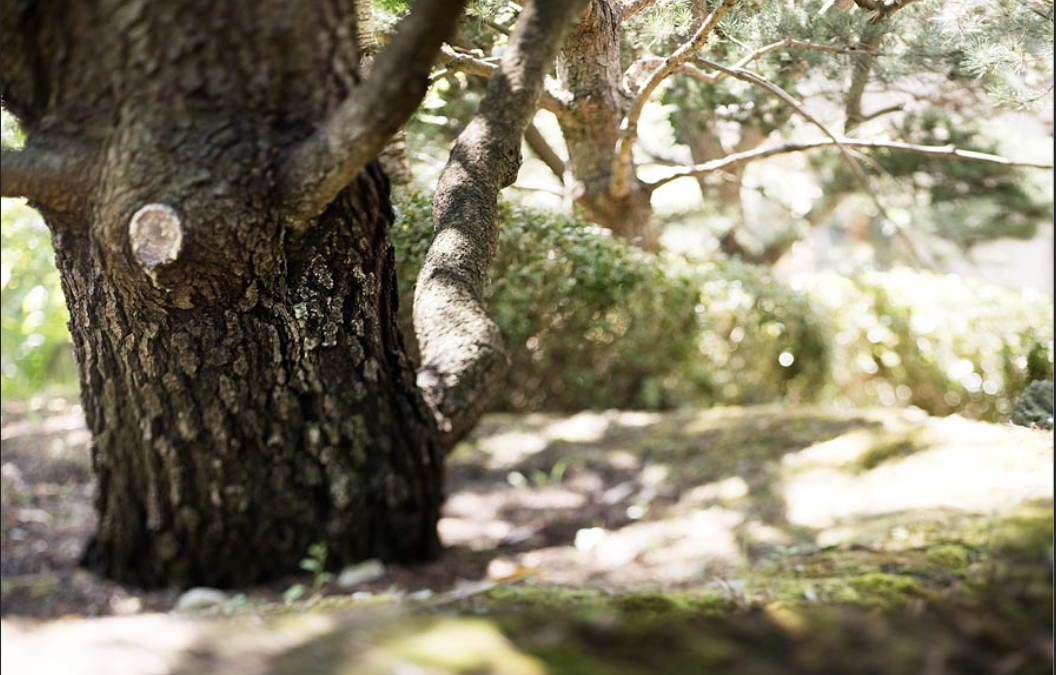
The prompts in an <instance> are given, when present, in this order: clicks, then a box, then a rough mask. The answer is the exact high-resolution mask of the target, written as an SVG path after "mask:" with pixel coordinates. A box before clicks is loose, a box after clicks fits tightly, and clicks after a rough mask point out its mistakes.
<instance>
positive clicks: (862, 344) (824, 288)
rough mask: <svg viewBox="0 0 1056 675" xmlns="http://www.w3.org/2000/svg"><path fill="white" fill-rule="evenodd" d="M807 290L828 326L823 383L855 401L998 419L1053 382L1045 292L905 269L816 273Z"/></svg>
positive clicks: (1048, 303) (1048, 300)
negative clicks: (1039, 385) (828, 380)
mask: <svg viewBox="0 0 1056 675" xmlns="http://www.w3.org/2000/svg"><path fill="white" fill-rule="evenodd" d="M807 291H808V293H809V294H810V296H811V297H812V298H813V300H814V302H815V303H816V305H817V307H818V308H819V311H822V312H824V313H826V314H827V315H828V316H830V317H831V318H832V320H833V322H834V327H833V335H832V348H833V370H832V380H833V383H834V384H835V385H836V387H837V388H838V389H839V392H840V394H841V395H842V396H843V397H845V398H846V399H847V400H849V401H851V402H852V403H854V404H857V405H875V404H880V405H915V406H918V407H920V408H922V409H924V410H926V411H927V412H929V413H931V414H933V415H940V416H941V415H948V414H951V413H959V414H961V415H965V416H967V417H973V418H977V419H984V420H991V421H1000V420H1004V419H1007V417H1008V415H1009V413H1010V412H1011V410H1012V405H1013V403H1014V401H1015V399H1016V396H1017V395H1018V394H1019V392H1020V391H1022V390H1023V388H1024V387H1025V386H1026V384H1027V383H1028V382H1031V381H1033V380H1046V379H1052V362H1053V354H1052V344H1053V343H1052V340H1053V317H1052V297H1051V296H1049V295H1047V294H1043V293H1037V292H1032V291H1023V292H1016V291H1011V290H1008V289H1004V288H999V287H995V286H987V285H983V284H975V283H970V282H968V281H966V280H964V279H962V278H960V277H956V276H940V275H935V274H928V273H920V272H911V271H907V270H903V271H894V272H883V273H881V272H872V273H868V274H863V275H861V276H859V277H857V278H854V279H850V278H846V277H841V276H839V275H836V274H821V275H817V276H815V277H814V278H813V279H811V280H810V281H809V282H808V283H807Z"/></svg>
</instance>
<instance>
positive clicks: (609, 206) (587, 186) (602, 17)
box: [557, 0, 660, 250]
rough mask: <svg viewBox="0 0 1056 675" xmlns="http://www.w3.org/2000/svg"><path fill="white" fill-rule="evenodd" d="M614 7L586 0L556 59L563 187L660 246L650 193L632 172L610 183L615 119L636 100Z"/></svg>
mask: <svg viewBox="0 0 1056 675" xmlns="http://www.w3.org/2000/svg"><path fill="white" fill-rule="evenodd" d="M620 21H621V14H620V9H619V7H618V6H617V5H616V4H615V3H613V2H611V1H610V0H591V2H590V4H589V5H588V6H587V11H586V12H584V14H583V18H582V19H581V20H580V22H579V24H578V25H577V26H576V28H575V29H574V30H573V31H572V34H571V35H569V36H568V39H567V40H566V42H565V45H564V47H563V48H562V49H561V53H560V55H559V56H558V60H557V73H558V79H559V80H560V83H561V86H562V88H563V89H564V90H565V91H564V92H562V98H563V99H564V100H565V105H564V106H563V107H562V109H561V110H560V111H559V113H558V115H557V121H558V123H559V125H560V127H561V134H562V136H563V137H564V140H565V145H566V146H567V148H568V170H569V173H570V174H571V176H572V179H573V182H572V184H571V185H568V186H566V189H570V190H572V198H573V201H574V202H575V204H576V205H577V206H579V207H580V208H581V209H583V212H584V215H585V216H586V217H587V218H588V219H590V220H591V221H592V222H594V223H597V224H598V225H601V226H602V227H607V228H609V229H610V230H612V232H613V233H614V234H616V235H617V236H620V237H623V238H624V239H627V240H629V241H634V242H636V243H638V244H639V245H640V246H642V248H645V249H647V250H656V249H657V248H659V245H660V239H659V233H658V232H657V230H656V228H655V227H654V226H653V224H652V215H653V206H652V203H651V200H652V192H651V191H650V190H648V189H646V188H645V187H644V186H643V185H642V184H641V182H640V181H639V180H638V178H637V176H635V175H633V169H632V175H631V177H630V180H629V185H628V189H627V190H626V192H625V193H624V194H616V193H614V191H613V190H612V166H613V161H614V159H615V153H616V146H617V143H618V141H619V138H620V124H621V122H623V120H624V117H625V116H626V115H627V113H628V112H629V111H630V109H631V105H632V102H633V99H632V97H631V94H630V93H629V92H628V91H627V90H626V89H625V88H624V86H623V67H622V65H621V63H620V37H619V31H620Z"/></svg>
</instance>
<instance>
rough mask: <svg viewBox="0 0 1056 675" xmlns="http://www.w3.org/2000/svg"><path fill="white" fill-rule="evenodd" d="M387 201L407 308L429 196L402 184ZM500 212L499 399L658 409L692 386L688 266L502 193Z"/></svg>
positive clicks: (427, 227) (510, 403) (494, 294)
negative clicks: (505, 366) (505, 357)
mask: <svg viewBox="0 0 1056 675" xmlns="http://www.w3.org/2000/svg"><path fill="white" fill-rule="evenodd" d="M396 211H397V221H396V225H395V228H394V230H395V231H394V238H395V240H396V247H397V257H398V258H399V263H400V264H399V269H400V290H401V295H402V303H401V311H402V312H404V315H405V317H406V315H407V314H409V310H410V302H411V296H412V288H413V286H414V281H415V277H416V276H417V273H418V269H419V268H420V266H421V262H422V259H423V258H424V255H425V250H426V248H427V246H428V243H429V241H430V239H431V237H432V218H431V206H430V202H429V198H428V197H426V196H423V195H420V194H415V193H411V192H407V193H399V195H398V198H397V204H396ZM500 217H501V219H502V225H501V227H500V233H501V235H500V236H501V242H500V244H499V254H498V257H497V258H496V261H495V264H494V265H493V266H492V279H491V283H490V284H489V287H488V290H487V302H488V305H489V311H490V313H491V315H492V317H493V318H494V319H495V321H496V323H498V325H499V327H500V328H501V329H502V332H503V336H504V338H505V340H506V347H507V349H508V350H509V352H510V361H511V366H510V371H509V373H508V376H507V386H506V387H505V388H504V389H503V390H502V391H501V392H500V393H499V395H498V396H499V399H498V400H497V401H496V403H495V407H496V408H498V409H506V410H521V411H524V410H546V409H549V410H567V409H577V408H611V407H622V408H641V407H645V408H656V407H664V406H670V405H674V404H676V403H678V402H679V401H680V400H682V399H683V398H684V397H685V396H686V395H688V394H689V393H690V392H688V391H684V388H685V387H686V385H687V380H688V378H687V377H686V376H687V373H686V372H685V368H686V366H687V365H688V364H693V363H695V362H696V361H697V358H696V355H697V353H698V352H697V336H698V331H699V328H698V319H697V313H696V311H695V309H696V307H697V306H698V298H699V290H698V287H697V284H696V282H695V280H694V279H693V278H692V276H690V275H689V274H688V273H685V272H683V271H681V270H679V269H678V268H673V267H672V265H671V262H670V261H667V260H665V259H663V258H658V257H654V256H650V255H647V254H643V253H641V252H640V251H638V250H637V249H635V248H633V247H631V246H628V245H627V244H626V243H625V242H622V241H620V240H617V239H614V238H613V237H611V236H609V235H608V234H606V233H604V232H603V231H601V230H599V229H597V228H591V227H588V226H587V225H586V224H584V223H582V222H580V221H577V220H575V219H569V218H567V217H564V216H561V215H558V214H554V213H551V212H547V211H544V210H537V209H529V208H524V207H521V206H517V205H515V204H511V203H509V202H504V203H503V204H502V207H501V214H500ZM405 325H409V321H408V320H407V319H406V318H405ZM405 335H411V333H410V332H409V331H406V330H405Z"/></svg>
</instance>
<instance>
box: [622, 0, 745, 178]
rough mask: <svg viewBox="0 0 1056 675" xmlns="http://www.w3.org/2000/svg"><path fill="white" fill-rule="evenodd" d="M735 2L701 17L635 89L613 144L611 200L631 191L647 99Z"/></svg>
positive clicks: (731, 0) (725, 2) (728, 1)
mask: <svg viewBox="0 0 1056 675" xmlns="http://www.w3.org/2000/svg"><path fill="white" fill-rule="evenodd" d="M737 2H738V0H723V2H722V4H721V5H719V6H718V7H716V8H715V9H714V10H712V12H711V13H710V14H709V15H708V16H706V17H705V18H704V20H703V21H702V22H701V24H700V27H699V28H697V30H696V32H695V33H693V36H692V37H690V39H689V40H688V41H687V42H686V43H685V44H683V45H682V46H681V47H679V48H678V49H676V50H675V51H674V53H673V54H671V56H669V57H667V58H666V59H664V60H663V62H662V63H661V64H660V65H659V67H657V68H656V70H654V71H653V72H652V74H651V75H650V76H649V79H648V80H646V81H645V84H644V85H642V87H641V88H640V89H639V90H638V92H637V93H636V94H635V97H634V103H633V104H632V105H631V109H630V111H629V112H628V113H627V115H626V116H625V117H624V118H623V122H622V124H621V126H620V140H619V141H618V142H617V144H616V151H615V156H614V158H613V164H612V180H611V185H610V188H611V192H612V194H613V196H614V197H617V198H619V197H623V196H625V195H626V194H627V192H628V191H629V189H630V182H631V175H632V173H633V169H634V167H633V156H632V153H633V150H634V144H635V142H636V141H637V140H638V122H639V120H640V119H641V117H642V111H643V110H644V109H645V104H646V103H647V102H648V101H649V98H650V96H652V94H653V92H654V91H656V89H657V87H659V86H660V84H661V83H662V82H663V81H664V80H665V79H667V78H668V77H669V76H670V75H671V74H673V73H675V72H676V71H677V70H678V68H679V66H681V65H682V64H684V63H685V62H686V61H688V60H689V59H690V58H691V57H692V56H693V54H694V52H696V51H697V50H698V49H700V48H701V47H703V46H704V43H706V42H707V41H708V38H709V37H711V34H712V32H713V31H714V30H715V27H716V26H718V24H719V20H720V19H722V17H723V16H725V14H726V12H728V11H729V10H730V9H731V8H732V7H733V6H734V5H736V4H737Z"/></svg>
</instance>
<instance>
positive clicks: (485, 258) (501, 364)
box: [414, 0, 585, 449]
mask: <svg viewBox="0 0 1056 675" xmlns="http://www.w3.org/2000/svg"><path fill="white" fill-rule="evenodd" d="M584 4H585V3H584V1H583V0H575V2H568V3H566V2H560V1H556V0H540V1H539V2H536V1H535V0H532V1H531V2H528V3H526V4H525V6H524V11H523V13H522V14H521V17H520V19H519V20H518V22H517V25H516V26H515V28H514V31H513V34H512V36H511V37H510V42H509V45H508V46H507V48H506V50H505V52H504V53H503V57H502V61H501V63H500V65H499V68H498V71H497V72H496V73H495V74H494V75H493V76H492V78H491V80H490V82H489V83H488V89H487V92H486V93H485V95H484V99H483V100H482V101H481V103H480V108H479V109H478V110H477V113H476V115H474V117H473V119H472V120H470V122H469V124H468V125H467V126H466V128H465V130H464V131H463V132H462V133H461V134H460V135H459V137H458V138H457V139H456V140H455V144H454V147H453V148H452V150H451V156H450V159H449V160H448V163H447V165H446V166H445V168H444V170H443V172H442V173H441V174H440V179H439V181H438V183H437V187H436V192H435V194H434V197H433V226H434V229H435V235H434V238H433V242H432V244H431V245H430V247H429V252H428V253H427V255H426V259H425V264H424V265H423V267H422V271H421V273H420V274H419V275H418V285H417V287H416V289H415V297H414V329H415V334H416V335H417V337H418V343H419V347H420V350H421V363H422V365H421V368H420V369H419V371H418V386H419V388H420V389H421V390H422V392H423V394H424V396H425V399H426V401H427V402H428V403H429V405H430V406H431V407H432V409H433V412H434V414H435V416H436V420H437V424H438V425H439V428H440V431H441V445H442V446H443V447H444V448H445V449H450V448H451V447H453V446H454V444H455V443H456V442H457V441H458V440H459V439H460V438H462V437H463V436H464V435H465V434H466V433H467V432H468V431H469V430H470V429H471V428H472V426H473V424H474V423H475V422H476V420H477V419H478V418H479V416H480V415H481V414H482V413H483V411H484V409H485V408H486V406H487V403H488V397H489V395H490V393H491V391H492V390H493V387H495V386H496V385H497V384H498V383H499V381H500V379H501V377H502V376H503V374H504V373H505V370H506V365H507V360H506V358H507V357H506V352H505V349H504V348H503V345H502V337H501V335H500V333H499V329H498V327H497V326H496V325H495V323H494V322H493V321H492V320H491V319H490V317H488V314H487V312H486V310H485V307H484V298H483V293H484V283H485V280H486V277H487V273H488V268H489V267H490V266H491V262H492V260H493V259H494V257H495V251H496V249H497V247H498V203H497V198H498V193H499V191H500V190H501V189H502V188H504V187H507V186H509V185H511V184H512V183H513V181H514V180H515V179H516V177H517V172H518V171H519V169H520V161H521V157H520V151H521V137H522V136H523V134H524V130H525V128H526V127H527V125H528V123H529V122H530V121H531V119H532V116H533V114H534V113H535V109H536V105H537V104H538V100H539V96H540V94H541V93H542V91H543V77H544V75H545V74H546V72H547V70H548V69H549V67H550V65H551V63H552V62H553V59H554V57H555V56H556V55H557V51H558V49H559V48H560V46H561V42H562V40H563V37H564V34H565V32H566V31H567V30H568V29H569V28H571V26H572V23H573V21H574V19H575V17H577V16H578V15H579V13H580V12H582V9H583V6H584Z"/></svg>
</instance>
